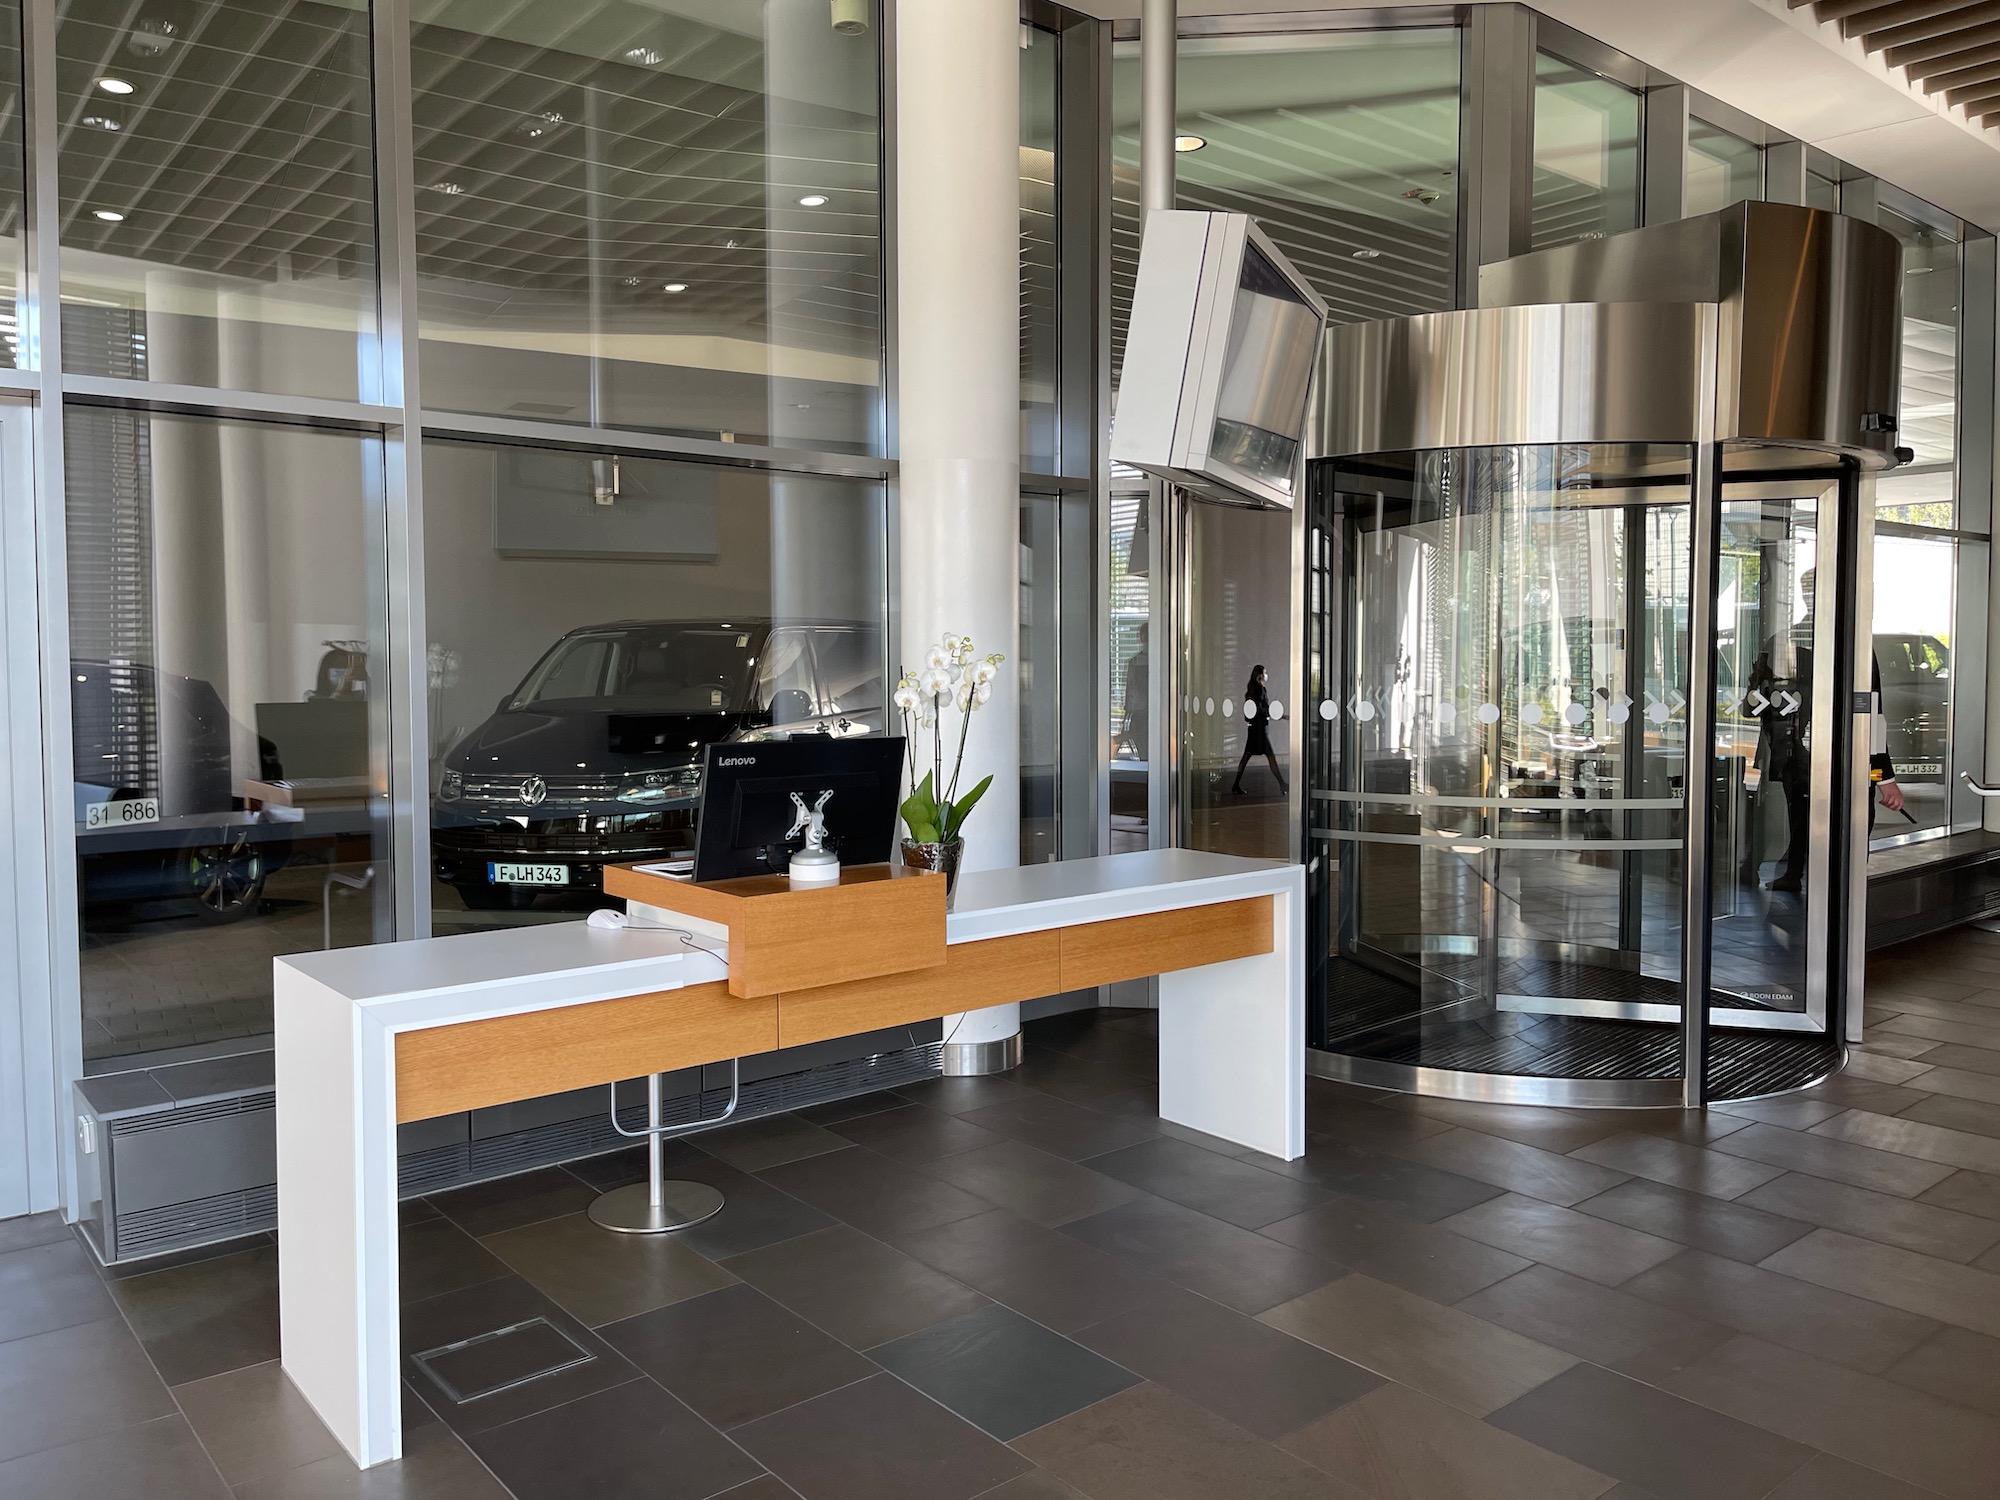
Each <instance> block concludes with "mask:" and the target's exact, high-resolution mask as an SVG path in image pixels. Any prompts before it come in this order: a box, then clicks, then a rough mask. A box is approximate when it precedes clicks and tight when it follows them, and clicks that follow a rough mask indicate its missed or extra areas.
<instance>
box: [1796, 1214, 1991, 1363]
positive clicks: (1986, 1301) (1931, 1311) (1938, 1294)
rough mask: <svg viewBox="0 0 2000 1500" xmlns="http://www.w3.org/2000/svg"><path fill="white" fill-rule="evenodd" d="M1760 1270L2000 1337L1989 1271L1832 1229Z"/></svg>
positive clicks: (1801, 1242) (1811, 1236)
mask: <svg viewBox="0 0 2000 1500" xmlns="http://www.w3.org/2000/svg"><path fill="white" fill-rule="evenodd" d="M1764 1265H1765V1266H1766V1267H1767V1268H1769V1269H1770V1270H1773V1271H1782V1272H1784V1273H1785V1274H1786V1275H1787V1276H1796V1277H1798V1278H1799V1279H1800V1280H1802V1281H1811V1282H1815V1283H1817V1284H1818V1285H1820V1286H1824V1287H1831V1288H1833V1289H1835V1290H1837V1291H1843V1292H1850V1293H1852V1294H1853V1295H1855V1296H1857V1297H1868V1298H1872V1299H1873V1300H1874V1301H1876V1302H1885V1303H1887V1304H1888V1305H1889V1306H1891V1307H1900V1308H1903V1309H1905V1310H1906V1311H1908V1312H1913V1313H1917V1314H1920V1315H1921V1316H1923V1317H1926V1318H1935V1319H1936V1320H1937V1321H1938V1322H1940V1323H1950V1324H1952V1325H1954V1326H1956V1327H1959V1328H1970V1329H1972V1330H1973V1331H1974V1332H1975V1333H1984V1334H1989V1335H1993V1336H1996V1337H2000V1275H1995V1274H1994V1273H1993V1272H1991V1271H1979V1270H1975V1269H1973V1268H1972V1267H1970V1266H1961V1265H1958V1264H1955V1263H1954V1262H1952V1261H1947V1260H1938V1259H1936V1258H1935V1257H1933V1256H1929V1255H1918V1254H1917V1253H1915V1252H1914V1251H1911V1250H1899V1249H1897V1248H1896V1247H1895V1246H1893V1245H1880V1244H1877V1243H1875V1242H1874V1241H1873V1240H1863V1239H1856V1238H1854V1237H1853V1236H1852V1235H1846V1234H1841V1233H1840V1232H1839V1231H1837V1230H1833V1229H1815V1230H1814V1231H1813V1232H1812V1233H1811V1234H1809V1235H1807V1236H1806V1237H1805V1238H1804V1239H1802V1240H1799V1241H1797V1242H1796V1243H1794V1244H1791V1245H1787V1246H1786V1247H1785V1248H1784V1249H1782V1250H1780V1251H1779V1252H1778V1253H1777V1254H1776V1255H1774V1256H1772V1257H1771V1258H1770V1259H1769V1260H1767V1261H1765V1262H1764Z"/></svg>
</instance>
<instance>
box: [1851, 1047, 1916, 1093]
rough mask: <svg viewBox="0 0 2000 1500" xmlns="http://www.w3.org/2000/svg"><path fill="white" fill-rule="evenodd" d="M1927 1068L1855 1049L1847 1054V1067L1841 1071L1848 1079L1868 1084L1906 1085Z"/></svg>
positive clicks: (1898, 1058) (1900, 1059) (1905, 1060)
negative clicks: (1857, 1079) (1863, 1079)
mask: <svg viewBox="0 0 2000 1500" xmlns="http://www.w3.org/2000/svg"><path fill="white" fill-rule="evenodd" d="M1929 1067H1930V1064H1928V1063H1922V1062H1914V1061H1912V1060H1910V1059H1908V1058H1902V1057H1887V1056H1882V1055H1878V1054H1877V1053H1874V1052H1871V1051H1868V1050H1867V1049H1865V1048H1860V1047H1857V1048H1855V1049H1853V1050H1852V1051H1850V1052H1849V1053H1848V1054H1847V1066H1846V1067H1845V1068H1844V1069H1842V1071H1843V1072H1844V1073H1846V1074H1847V1075H1848V1076H1849V1077H1853V1078H1865V1079H1867V1080H1868V1081H1869V1082H1870V1083H1890V1084H1906V1083H1909V1082H1910V1080H1911V1079H1913V1078H1915V1077H1916V1076H1917V1075H1918V1074H1920V1073H1923V1072H1925V1071H1927V1070H1928V1069H1929Z"/></svg>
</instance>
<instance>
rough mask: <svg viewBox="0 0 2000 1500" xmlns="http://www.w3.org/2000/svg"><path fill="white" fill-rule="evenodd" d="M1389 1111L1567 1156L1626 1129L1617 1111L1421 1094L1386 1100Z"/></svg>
mask: <svg viewBox="0 0 2000 1500" xmlns="http://www.w3.org/2000/svg"><path fill="white" fill-rule="evenodd" d="M1382 1105H1383V1107H1384V1108H1385V1109H1396V1110H1407V1111H1409V1112H1411V1113H1413V1114H1419V1115H1424V1116H1427V1117H1429V1118H1430V1119H1433V1120H1445V1121H1448V1122H1450V1123H1451V1124H1453V1125H1458V1126H1462V1127H1464V1128H1465V1129H1467V1130H1480V1131H1484V1132H1485V1133H1486V1134H1488V1135H1497V1136H1503V1137H1505V1138H1506V1139H1508V1140H1510V1141H1519V1142H1521V1143H1522V1144H1523V1145H1527V1146H1539V1147H1541V1148H1542V1149H1543V1150H1544V1151H1553V1152H1555V1153H1557V1154H1558V1155H1566V1154H1567V1153H1569V1152H1571V1151H1574V1150H1575V1149H1576V1148H1577V1147H1578V1146H1585V1145H1588V1144H1589V1143H1590V1142H1592V1141H1595V1140H1600V1139H1602V1138H1603V1137H1604V1136H1607V1135H1616V1134H1617V1133H1618V1132H1619V1131H1621V1130H1623V1129H1624V1128H1625V1126H1624V1124H1623V1123H1622V1121H1621V1119H1620V1114H1621V1112H1620V1111H1618V1110H1601V1111H1588V1110H1568V1109H1524V1108H1522V1107H1520V1106H1519V1105H1513V1104H1487V1103H1485V1102H1483V1101H1481V1100H1477V1099H1433V1098H1426V1097H1424V1096H1422V1095H1418V1094H1391V1095H1387V1096H1384V1097H1383V1099H1382Z"/></svg>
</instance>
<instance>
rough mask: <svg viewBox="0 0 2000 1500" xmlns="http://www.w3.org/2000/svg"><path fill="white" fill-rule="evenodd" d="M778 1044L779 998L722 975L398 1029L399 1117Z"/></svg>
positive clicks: (479, 1105) (531, 1095)
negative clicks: (738, 991)
mask: <svg viewBox="0 0 2000 1500" xmlns="http://www.w3.org/2000/svg"><path fill="white" fill-rule="evenodd" d="M777 1047H778V1002H777V999H776V998H775V997H765V998H762V999H756V1000H742V999H738V998H737V997H736V996H734V995H731V994H730V993H729V988H728V986H727V985H726V984H724V983H723V981H721V980H715V981H713V982H711V983H708V984H696V985H689V986H688V987H687V988H686V989H681V990H661V991H659V992H657V993H654V994H649V995H626V996H624V997H623V998H621V999H617V1000H598V1001H593V1002H592V1003H590V1004H588V1005H564V1006H558V1007H557V1008H556V1009H554V1010H535V1011H528V1012H526V1013H525V1014H522V1015H518V1016H494V1017H492V1018H491V1019H488V1020H484V1021H466V1022H463V1023H461V1024H459V1025H457V1026H437V1027H432V1028H430V1029H428V1030H424V1031H405V1032H403V1033H401V1034H400V1035H399V1036H397V1038H396V1122H397V1123H398V1124H405V1123H407V1122H409V1121H411V1120H428V1119H430V1118H431V1117H432V1116H434V1115H449V1114H456V1113H458V1112H459V1111H460V1110H467V1109H483V1108H485V1107H486V1106H488V1105H493V1104H512V1103H515V1102H516V1101H518V1100H521V1099H536V1098H540V1097H541V1096H542V1095H544V1094H559V1093H561V1092H563V1091H564V1090H565V1089H580V1088H588V1087H590V1086H592V1085H593V1084H596V1085H601V1084H603V1083H605V1082H606V1081H607V1080H610V1079H616V1078H634V1077H637V1076H638V1075H640V1074H642V1073H671V1072H672V1071H674V1069H676V1068H691V1067H694V1066H696V1065H697V1064H700V1063H712V1062H726V1061H728V1060H729V1059H730V1058H732V1057H748V1056H750V1055H751V1054H752V1053H756V1052H772V1051H775V1050H776V1049H777Z"/></svg>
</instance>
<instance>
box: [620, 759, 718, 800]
mask: <svg viewBox="0 0 2000 1500" xmlns="http://www.w3.org/2000/svg"><path fill="white" fill-rule="evenodd" d="M700 795H701V767H700V766H680V767H677V768H676V769H674V770H671V771H628V772H626V773H625V774H624V775H623V776H621V777H619V778H618V800H619V801H620V802H636V803H638V804H640V805H641V806H642V807H655V806H658V805H660V804H662V803H666V802H687V801H690V800H692V799H693V798H695V797H698V796H700Z"/></svg>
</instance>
